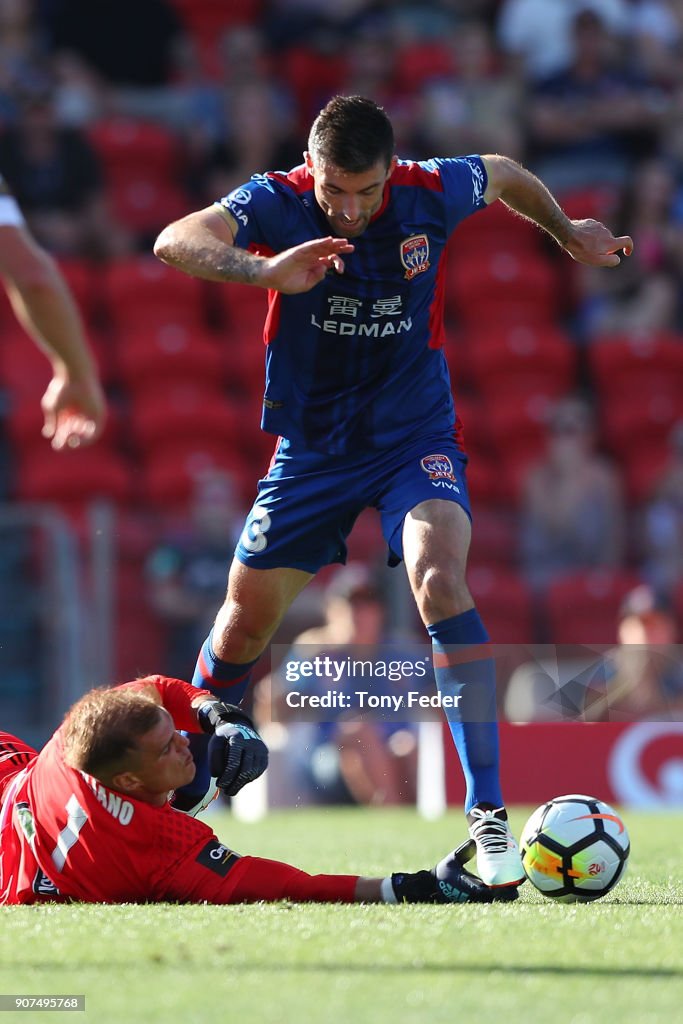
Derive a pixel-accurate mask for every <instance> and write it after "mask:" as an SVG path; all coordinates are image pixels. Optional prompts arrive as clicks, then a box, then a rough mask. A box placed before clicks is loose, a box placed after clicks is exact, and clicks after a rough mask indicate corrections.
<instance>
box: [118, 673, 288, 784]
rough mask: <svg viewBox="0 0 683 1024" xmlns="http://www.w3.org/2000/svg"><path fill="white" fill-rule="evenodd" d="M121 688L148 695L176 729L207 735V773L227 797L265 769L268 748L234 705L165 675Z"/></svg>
mask: <svg viewBox="0 0 683 1024" xmlns="http://www.w3.org/2000/svg"><path fill="white" fill-rule="evenodd" d="M123 685H124V686H128V687H134V688H136V689H139V690H145V691H146V692H148V693H150V694H151V696H152V697H153V698H154V700H156V701H157V702H158V703H159V704H163V706H164V707H165V708H166V710H167V711H168V713H169V714H170V716H171V718H172V719H173V723H174V725H175V727H176V729H184V730H185V731H186V732H205V733H208V734H209V735H210V737H211V739H210V740H209V748H208V758H209V771H210V773H211V777H212V778H214V779H216V783H217V785H218V788H219V789H221V790H222V791H223V792H224V793H226V794H227V795H228V796H234V795H235V793H239V791H240V789H242V787H243V786H246V785H247V783H249V782H253V781H254V779H258V777H259V775H263V773H264V771H265V770H266V768H267V767H268V747H267V746H266V745H265V743H264V742H263V740H262V739H261V737H260V736H259V734H258V732H257V731H256V728H255V726H254V723H253V722H252V720H251V718H250V717H249V715H248V714H247V713H246V712H245V711H243V710H242V708H240V707H237V705H235V704H227V703H226V702H225V701H222V700H218V698H217V697H214V695H213V694H212V693H210V692H209V690H198V689H197V688H196V687H194V686H190V684H189V683H186V682H183V681H182V680H181V679H172V678H169V677H168V676H160V675H154V676H144V677H143V678H141V679H136V680H134V681H133V682H130V683H124V684H123Z"/></svg>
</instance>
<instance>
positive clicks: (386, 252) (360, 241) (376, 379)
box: [220, 156, 487, 455]
mask: <svg viewBox="0 0 683 1024" xmlns="http://www.w3.org/2000/svg"><path fill="white" fill-rule="evenodd" d="M486 185H487V176H486V170H485V167H484V164H483V162H482V160H481V159H480V157H478V156H466V157H460V158H457V159H433V160H425V161H419V162H413V161H405V160H402V161H399V162H398V165H397V167H396V169H395V171H394V173H393V174H392V176H391V178H390V179H389V181H388V182H387V184H386V186H385V192H384V196H383V201H382V205H381V207H380V209H379V210H378V211H377V213H376V214H375V215H374V217H373V218H372V220H371V221H370V223H369V225H368V227H367V228H366V230H365V231H364V232H363V234H362V235H360V236H357V237H355V238H353V240H352V241H353V244H354V246H355V250H354V252H353V253H351V254H350V255H345V256H344V263H345V267H346V269H345V272H344V273H343V274H337V273H335V272H330V273H328V274H327V276H326V277H325V279H324V280H323V281H322V282H321V283H320V284H318V285H316V286H315V287H314V288H313V289H312V290H311V291H309V292H305V293H303V294H301V295H283V294H281V293H280V292H271V293H269V311H268V316H267V319H266V324H265V328H264V340H265V342H266V345H267V349H266V386H265V396H264V405H263V416H262V421H261V426H262V427H263V429H264V430H266V431H268V432H270V433H273V434H277V435H280V436H282V437H286V438H287V439H288V440H289V441H291V442H293V443H294V444H301V445H303V446H304V447H306V448H308V449H311V450H313V451H320V452H327V453H329V454H336V455H341V454H350V453H353V452H359V451H367V450H368V449H385V448H390V447H392V446H394V445H396V444H398V443H403V442H405V441H407V440H409V439H410V438H411V437H415V438H417V437H420V436H421V435H424V434H425V433H429V434H434V433H441V432H445V433H449V432H452V431H453V430H454V429H455V421H456V417H455V410H454V407H453V399H452V395H451V386H450V378H449V374H448V367H447V365H446V360H445V357H444V354H443V341H444V327H443V304H444V259H445V248H446V243H447V242H448V239H449V237H450V235H451V234H452V232H453V231H454V229H455V228H456V227H457V225H458V224H459V223H460V221H461V220H463V219H464V218H465V217H467V216H469V215H470V214H471V213H474V212H475V211H476V210H480V209H482V208H483V207H484V206H485V203H484V198H483V197H484V191H485V189H486ZM220 205H221V206H222V207H224V208H225V209H226V210H228V211H229V212H230V213H231V214H232V216H233V217H234V218H235V221H236V222H237V225H238V232H237V236H236V238H235V244H236V245H237V246H239V247H241V248H244V249H249V250H250V251H252V252H257V253H261V254H263V255H272V254H273V253H278V252H282V251H283V250H285V249H289V248H291V247H292V246H295V245H299V244H301V243H302V242H307V241H310V240H312V239H315V238H321V237H325V236H327V235H329V234H330V225H329V222H328V221H327V218H326V217H325V215H324V213H323V211H322V210H321V209H320V207H319V206H318V203H317V201H316V199H315V195H314V192H313V178H312V177H311V176H310V174H309V173H308V171H307V169H306V167H305V166H304V165H301V166H300V167H295V168H294V169H293V170H291V171H289V172H272V173H269V174H264V175H255V176H254V177H253V178H252V179H251V181H249V182H248V183H247V184H245V185H243V186H241V187H240V188H238V189H235V190H234V191H233V192H231V193H230V195H228V196H226V197H225V198H224V199H222V200H221V201H220Z"/></svg>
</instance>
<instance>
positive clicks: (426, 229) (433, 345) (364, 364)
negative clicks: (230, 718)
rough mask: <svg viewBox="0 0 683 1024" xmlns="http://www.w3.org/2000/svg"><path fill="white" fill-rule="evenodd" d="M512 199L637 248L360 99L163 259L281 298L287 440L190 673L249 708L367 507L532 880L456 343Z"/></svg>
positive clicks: (517, 874) (269, 328) (485, 837)
mask: <svg viewBox="0 0 683 1024" xmlns="http://www.w3.org/2000/svg"><path fill="white" fill-rule="evenodd" d="M255 130H257V129H256V128H255ZM499 199H500V200H502V201H503V202H504V203H505V204H506V205H507V206H509V207H511V208H512V209H513V210H516V211H517V212H518V213H519V214H521V215H522V216H524V217H526V218H528V219H530V220H532V221H534V222H535V223H536V224H538V225H539V226H540V227H541V228H543V229H544V230H545V231H547V232H548V233H549V234H550V235H552V236H553V237H554V238H555V239H556V241H557V242H558V243H559V245H560V246H561V247H562V248H563V249H564V250H565V251H566V252H568V253H569V254H570V255H571V256H572V257H573V258H574V259H576V260H579V261H580V262H583V263H587V264H589V265H592V266H603V267H611V266H616V265H617V264H618V263H619V261H620V257H619V255H618V254H619V252H620V251H623V252H624V253H626V254H628V253H630V252H631V249H632V245H633V243H632V241H631V239H630V238H628V237H626V236H624V237H620V238H615V237H614V236H613V235H612V233H611V232H610V231H609V229H608V228H606V227H605V226H604V225H603V224H600V223H599V222H597V221H594V220H578V221H576V220H570V219H569V218H568V217H567V216H566V215H565V214H564V213H563V211H562V210H561V208H560V207H559V206H558V204H557V202H556V201H555V199H554V198H553V196H552V195H551V194H550V193H549V192H548V190H547V189H546V188H545V186H544V185H543V184H542V183H541V182H540V181H539V180H538V179H537V178H536V177H534V176H533V175H532V174H530V173H529V172H528V171H526V170H525V169H524V168H522V167H521V166H520V165H519V164H517V163H515V162H514V161H513V160H510V159H508V158H506V157H504V156H494V155H490V156H466V157H461V158H457V159H434V160H426V161H418V162H415V161H408V160H399V159H398V158H397V156H396V154H395V153H394V137H393V131H392V126H391V123H390V121H389V120H388V118H387V117H386V115H385V113H384V111H383V110H382V109H381V108H380V107H378V106H377V105H376V104H375V103H373V102H372V101H371V100H368V99H364V98H363V97H359V96H337V97H335V98H333V99H332V100H331V101H330V102H329V103H328V104H327V106H326V107H325V108H324V109H323V110H322V111H321V112H320V114H319V115H318V117H317V118H316V120H315V122H314V123H313V126H312V128H311V132H310V136H309V140H308V150H307V151H306V152H305V154H304V163H303V164H302V165H301V166H299V167H295V168H294V169H293V170H290V171H289V172H271V173H268V174H257V175H255V176H254V177H253V178H252V179H251V181H249V182H247V183H246V184H245V185H243V186H242V187H240V188H237V189H235V190H234V191H233V192H232V193H231V194H230V195H228V196H226V197H225V198H224V199H222V200H221V201H220V202H217V203H216V204H214V205H213V206H211V207H208V208H206V209H204V210H200V211H198V212H196V213H192V214H190V215H189V216H187V217H185V218H183V219H182V220H180V221H178V222H176V223H174V224H171V225H169V226H168V227H167V228H165V229H164V231H162V233H161V235H160V236H159V238H158V240H157V243H156V246H155V252H156V254H157V256H159V257H160V258H161V259H162V260H164V261H165V262H166V263H168V264H170V265H171V266H174V267H178V268H179V269H180V270H183V271H185V272H186V273H188V274H192V275H194V276H197V277H202V278H206V279H208V280H211V281H240V282H244V283H247V284H252V285H255V286H256V287H260V288H267V289H268V297H269V311H268V316H267V319H266V324H265V330H264V340H265V342H266V388H265V396H264V400H263V418H262V427H263V429H264V430H266V431H269V432H271V433H273V434H275V435H277V436H278V441H277V445H276V449H275V454H274V457H273V460H272V463H271V466H270V468H269V470H268V473H267V475H266V476H265V478H264V479H263V480H261V481H260V482H259V490H258V496H257V498H256V502H255V504H254V506H253V508H252V509H251V512H250V513H249V516H248V518H247V522H246V525H245V528H244V531H243V533H242V536H241V538H240V541H239V543H238V545H237V548H236V552H235V558H234V560H233V563H232V566H231V569H230V573H229V581H228V589H227V594H226V598H225V601H224V603H223V605H222V606H221V608H220V609H219V611H218V615H217V618H216V621H215V624H214V627H213V629H212V631H211V633H210V634H209V636H208V638H207V640H206V641H205V643H204V645H203V647H202V649H201V652H200V655H199V659H198V662H197V668H196V671H195V676H194V679H193V682H194V683H195V684H196V685H198V686H209V687H210V688H211V689H215V690H216V692H218V693H221V694H226V695H228V699H229V700H230V701H231V702H234V703H238V702H239V700H240V699H241V697H242V695H243V693H244V691H245V688H246V686H247V683H248V679H249V673H250V671H251V668H252V666H253V665H254V664H255V662H256V660H257V659H258V657H259V656H260V654H261V652H262V651H263V650H264V648H265V646H266V644H267V643H268V641H269V639H270V637H271V636H272V635H273V632H274V631H275V629H276V628H277V626H278V624H279V622H280V621H281V619H282V616H283V614H284V612H285V610H286V609H287V607H288V606H289V604H290V602H291V601H292V600H293V598H294V597H295V596H296V594H297V593H298V592H299V591H300V590H301V589H302V587H304V586H305V585H306V583H307V582H308V581H309V580H310V579H311V577H312V576H313V575H314V574H315V573H316V572H317V570H318V569H320V568H321V567H322V566H324V565H326V564H328V563H331V562H343V561H344V560H345V557H346V544H345V538H346V537H347V535H348V534H349V532H350V530H351V528H352V526H353V523H354V521H355V519H356V517H357V516H358V514H359V512H360V511H361V510H362V509H363V508H365V507H367V506H371V507H374V508H377V509H378V510H379V512H380V514H381V519H382V528H383V532H384V537H385V539H386V541H387V545H388V548H389V559H390V562H391V563H393V564H395V563H398V562H399V561H400V560H401V559H403V560H404V561H405V564H406V569H407V572H408V578H409V580H410V585H411V588H412V592H413V594H414V597H415V601H416V603H417V607H418V610H419V613H420V616H421V617H422V620H423V622H424V624H425V626H426V628H427V631H428V633H429V634H430V636H431V638H432V644H433V652H434V665H435V675H436V679H437V686H438V687H439V689H440V691H441V692H442V693H443V694H450V695H454V694H457V695H459V696H460V697H461V700H460V702H459V706H458V712H457V713H450V715H449V723H450V727H451V731H452V735H453V739H454V741H455V745H456V747H457V750H458V754H459V757H460V761H461V764H462V767H463V771H464V774H465V778H466V783H467V796H466V804H465V811H466V813H467V817H468V821H469V825H470V834H471V836H472V837H473V838H474V840H475V841H476V844H477V864H478V870H479V873H480V875H481V877H482V878H483V879H484V881H485V882H487V883H488V884H490V885H498V886H506V885H511V886H515V885H517V884H519V882H520V881H521V880H522V879H523V871H522V866H521V861H520V856H519V849H518V846H517V843H516V841H515V839H514V837H513V836H512V834H511V832H510V829H509V826H508V822H507V814H506V811H505V807H504V803H503V796H502V793H501V788H500V782H499V764H498V729H497V724H496V721H495V677H494V662H493V659H492V656H491V651H490V648H489V646H488V644H489V638H488V635H487V632H486V629H485V627H484V625H483V623H482V621H481V619H480V617H479V614H478V612H477V610H476V608H475V607H474V602H473V600H472V597H471V595H470V593H469V590H468V589H467V586H466V583H465V565H466V560H467V551H468V547H469V541H470V509H469V501H468V496H467V485H466V481H465V465H466V462H467V457H466V455H465V452H464V450H463V447H462V443H461V432H460V422H459V420H458V418H457V416H456V413H455V410H454V406H453V400H452V396H451V388H450V382H449V376H448V369H447V366H446V361H445V359H444V355H443V350H442V346H443V338H444V327H443V316H442V312H443V287H444V275H443V272H442V271H443V260H444V253H445V246H446V243H447V241H448V239H449V237H450V235H451V233H452V232H453V230H454V228H455V227H456V226H457V224H458V223H459V222H460V221H461V220H462V219H463V218H464V217H467V216H469V215H470V214H472V213H474V212H475V211H477V210H480V209H482V208H483V207H485V206H486V205H487V204H489V203H493V202H495V201H496V200H499ZM456 258H461V259H467V253H466V252H464V253H459V254H456ZM492 301H495V299H492ZM204 775H205V772H204ZM199 780H200V776H199V775H198V779H197V782H196V783H195V786H196V787H197V788H200V787H199ZM192 796H193V794H192V793H189V794H188V797H187V799H188V800H190V799H191V798H192Z"/></svg>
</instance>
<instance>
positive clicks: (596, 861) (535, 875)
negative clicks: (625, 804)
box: [520, 794, 631, 903]
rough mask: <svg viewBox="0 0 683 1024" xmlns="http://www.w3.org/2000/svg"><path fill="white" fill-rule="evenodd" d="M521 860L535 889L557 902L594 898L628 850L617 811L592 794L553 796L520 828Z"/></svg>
mask: <svg viewBox="0 0 683 1024" xmlns="http://www.w3.org/2000/svg"><path fill="white" fill-rule="evenodd" d="M520 847H521V853H522V864H523V865H524V871H525V872H526V876H527V878H528V879H529V881H530V882H531V883H532V884H533V885H535V886H536V888H537V889H538V890H539V892H542V893H543V895H544V896H548V897H549V898H550V899H553V900H557V901H558V902H559V903H584V902H588V901H590V900H599V899H600V897H601V896H604V895H605V893H608V892H609V891H610V890H611V889H613V888H614V886H615V885H616V884H617V882H618V881H619V879H620V878H621V877H622V875H623V874H624V871H625V870H626V861H627V860H628V855H629V853H630V850H631V846H630V843H629V838H628V832H627V831H626V828H625V827H624V823H623V821H622V820H621V818H620V817H619V815H618V814H617V813H616V812H615V811H614V810H613V809H612V808H611V807H610V806H609V804H605V803H603V802H602V801H601V800H596V799H595V798H594V797H592V796H580V795H578V794H570V795H569V796H557V797H555V799H554V800H549V801H548V803H547V804H542V806H541V807H537V808H536V810H535V811H534V813H533V814H532V815H531V817H530V818H529V820H528V821H527V823H526V825H525V826H524V829H523V831H522V837H521V841H520Z"/></svg>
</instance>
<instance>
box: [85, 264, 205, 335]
mask: <svg viewBox="0 0 683 1024" xmlns="http://www.w3.org/2000/svg"><path fill="white" fill-rule="evenodd" d="M101 287H102V296H103V299H104V301H105V303H106V311H107V315H108V317H109V319H110V320H111V322H112V323H113V325H114V327H116V328H118V329H119V330H130V329H131V328H140V329H142V328H150V327H153V326H154V327H161V326H163V325H164V324H169V323H173V324H183V325H185V326H186V327H188V328H205V327H206V323H205V316H204V289H203V287H202V282H201V281H199V280H198V279H197V278H195V277H189V276H188V275H187V274H181V273H179V272H178V271H177V270H173V269H171V267H167V266H166V265H165V264H163V263H161V262H160V261H159V260H156V259H154V258H153V257H151V256H133V257H130V258H129V259H125V260H120V261H118V262H116V263H112V264H110V265H109V266H108V267H107V269H106V270H105V271H104V274H103V275H102V281H101Z"/></svg>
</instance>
